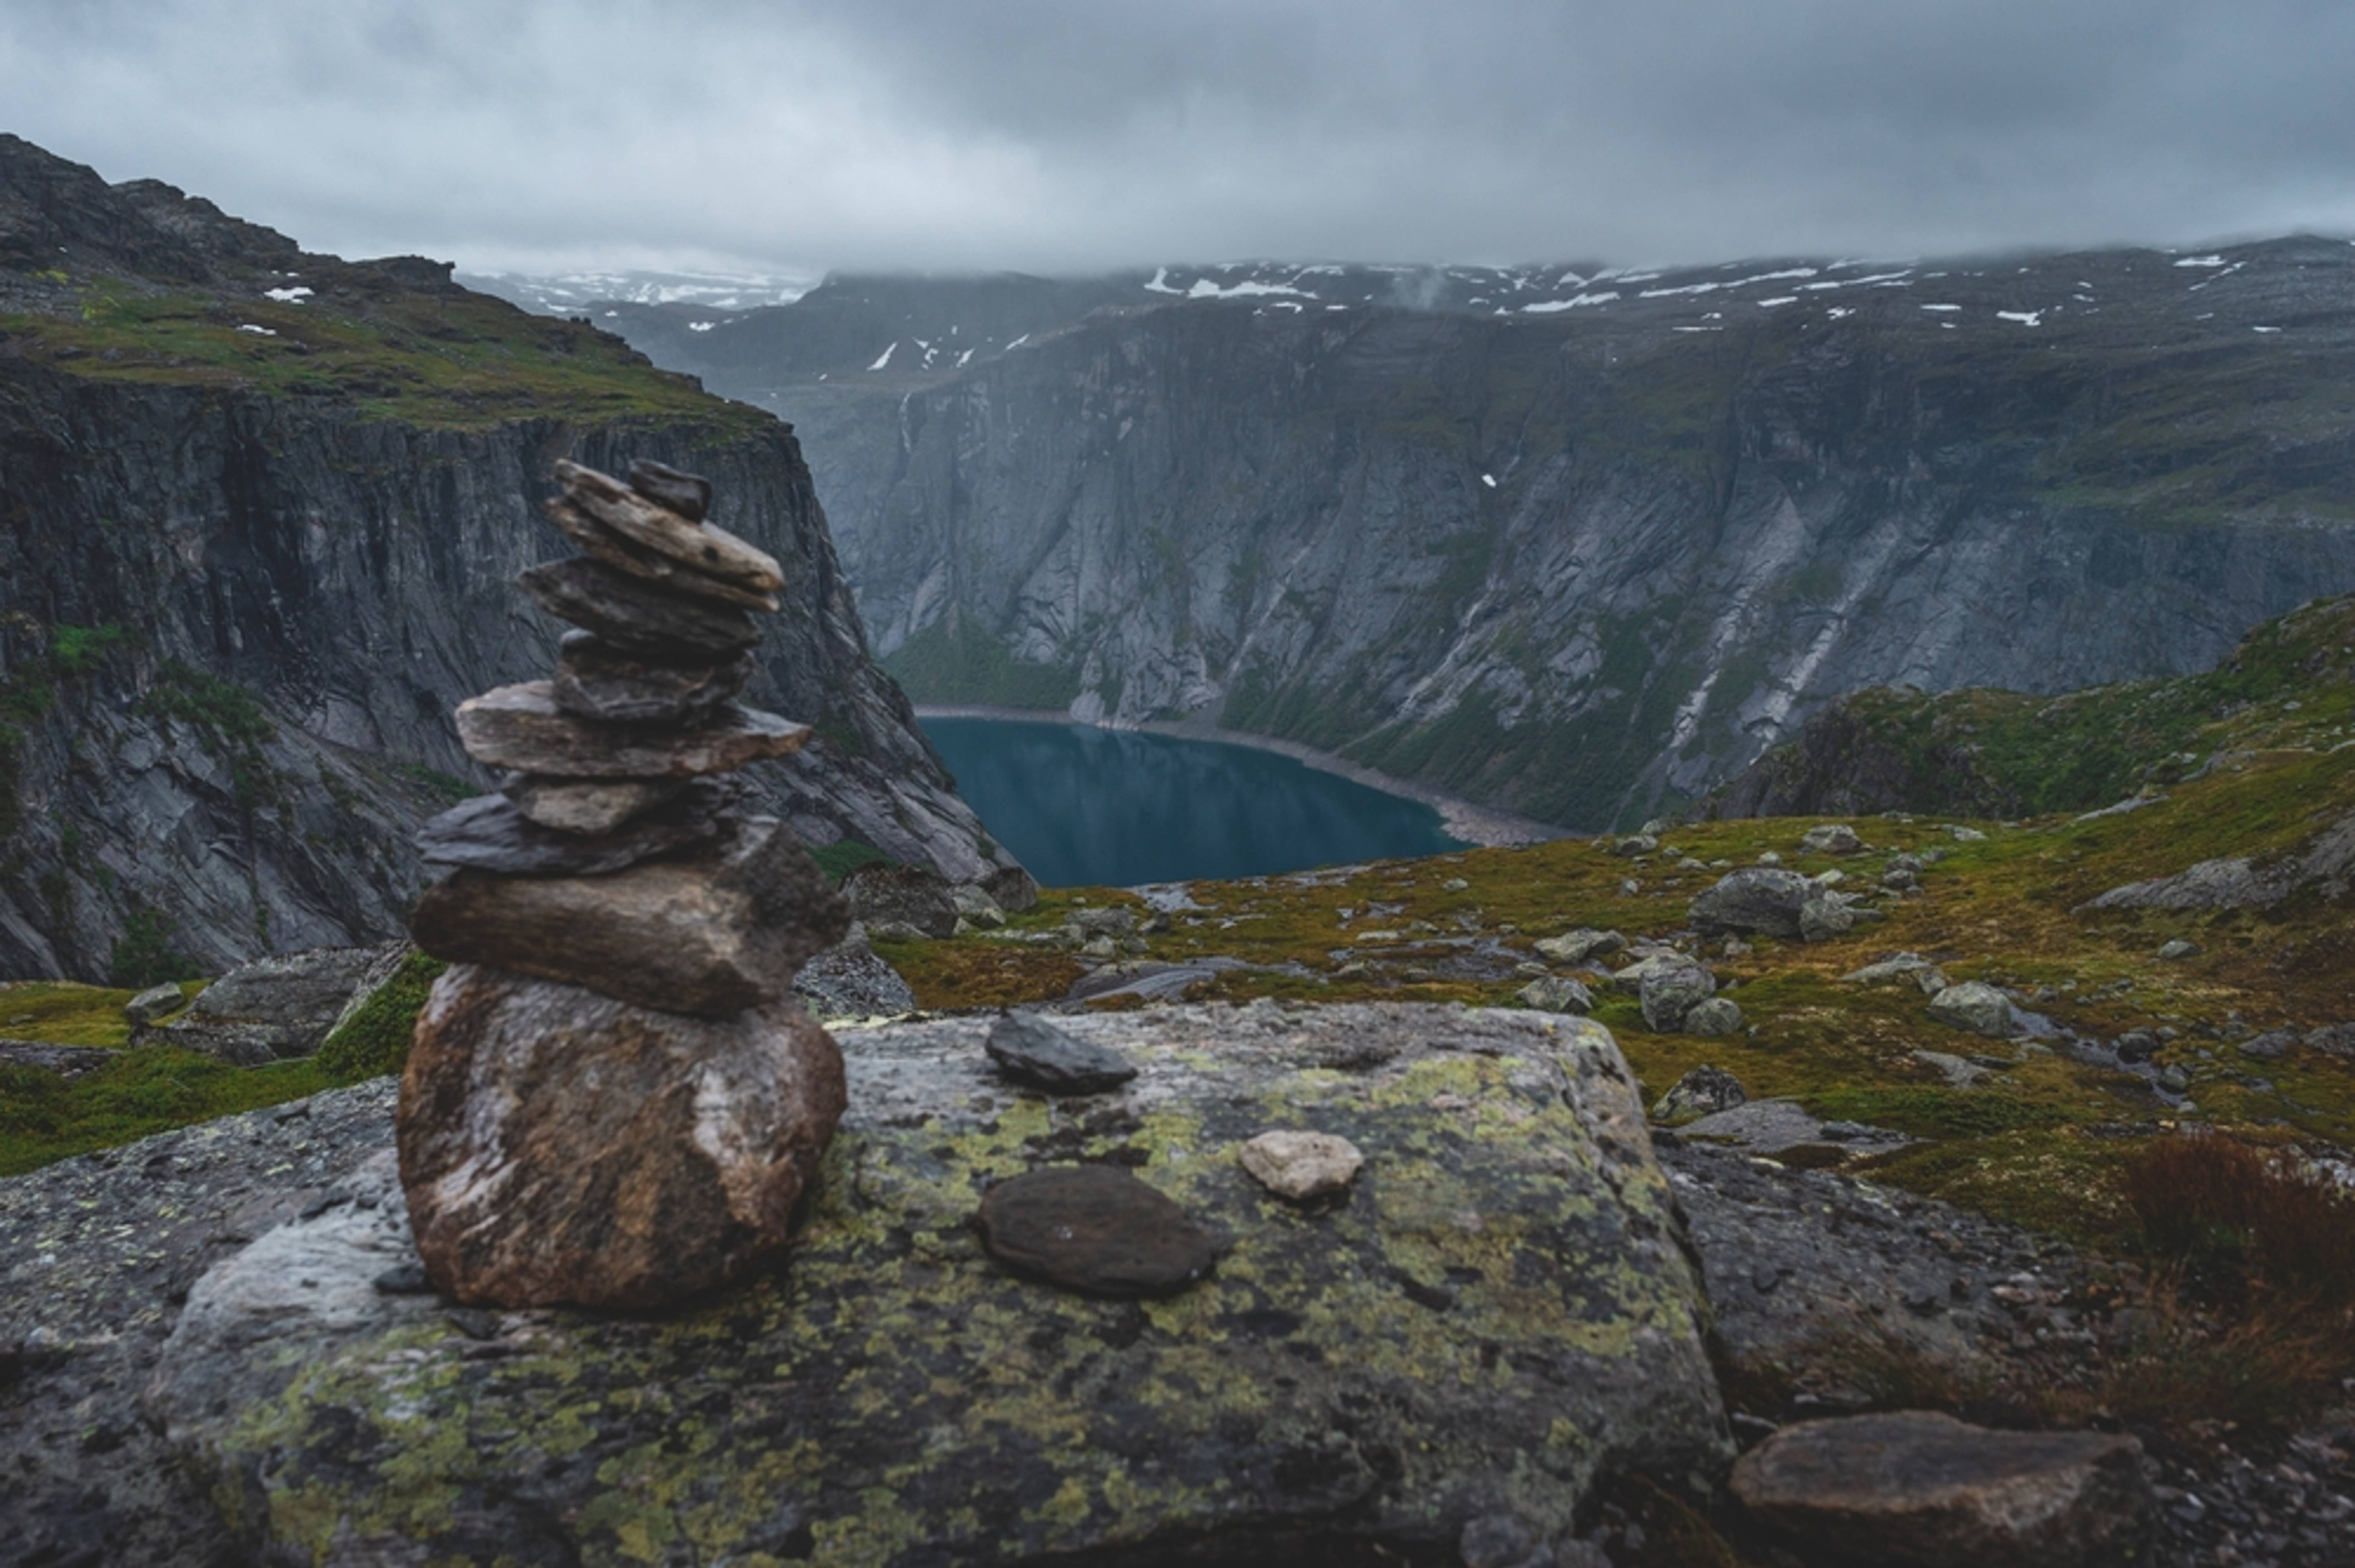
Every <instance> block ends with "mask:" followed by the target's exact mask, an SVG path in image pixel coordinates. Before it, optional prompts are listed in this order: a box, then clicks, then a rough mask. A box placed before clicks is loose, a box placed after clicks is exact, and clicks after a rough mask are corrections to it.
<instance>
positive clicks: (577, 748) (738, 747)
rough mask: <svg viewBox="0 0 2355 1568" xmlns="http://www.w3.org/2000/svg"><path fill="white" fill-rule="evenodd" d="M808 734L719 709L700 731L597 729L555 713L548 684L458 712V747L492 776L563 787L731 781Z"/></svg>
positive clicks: (500, 692)
mask: <svg viewBox="0 0 2355 1568" xmlns="http://www.w3.org/2000/svg"><path fill="white" fill-rule="evenodd" d="M809 737H810V727H809V726H807V725H805V724H794V723H791V722H789V721H787V720H785V719H782V718H779V717H778V716H777V715H774V714H768V713H762V712H760V711H759V710H757V709H752V708H740V707H737V706H735V705H733V704H730V705H728V706H725V707H723V708H721V709H720V710H719V712H718V713H717V714H715V715H713V718H712V722H711V723H710V724H708V725H706V726H702V727H701V728H698V729H680V730H658V729H648V728H643V727H637V726H624V725H605V724H597V723H594V722H592V721H591V720H589V719H584V718H577V717H575V716H574V715H570V714H568V713H565V712H563V711H562V710H560V709H559V708H558V706H557V705H556V697H555V694H554V692H553V691H552V690H551V689H550V687H549V683H548V682H546V681H527V682H525V683H522V684H521V685H516V686H500V687H497V688H496V689H494V690H492V691H488V692H485V693H484V694H482V695H481V696H479V697H469V698H467V699H466V700H465V701H464V702H463V703H460V704H459V705H458V740H459V743H460V744H461V745H463V746H464V747H465V748H466V755H467V756H469V757H472V758H474V760H475V761H477V762H481V763H485V764H487V765H489V766H490V767H493V768H513V769H514V770H515V771H516V772H517V773H542V774H552V775H554V776H556V777H558V778H562V779H684V778H691V777H693V776H694V775H696V774H698V773H732V772H734V771H735V770H736V769H737V768H742V767H745V766H747V765H748V764H751V763H754V762H758V761H759V760H761V759H762V758H764V757H784V756H788V755H790V754H792V753H794V752H796V751H799V750H800V749H801V748H802V747H803V746H805V744H807V743H808V740H809Z"/></svg>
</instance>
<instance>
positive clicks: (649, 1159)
mask: <svg viewBox="0 0 2355 1568" xmlns="http://www.w3.org/2000/svg"><path fill="white" fill-rule="evenodd" d="M845 1098H846V1097H845V1094H844V1086H843V1070H842V1054H841V1053H840V1052H839V1051H837V1049H836V1047H835V1044H834V1042H833V1041H832V1040H831V1039H829V1038H828V1037H827V1036H826V1031H824V1030H823V1029H820V1028H819V1027H818V1026H817V1025H816V1024H815V1023H813V1022H810V1020H809V1018H808V1016H807V1015H806V1014H805V1013H804V1012H802V1011H801V1010H800V1009H799V1008H798V1007H796V1006H794V1004H793V1003H791V1002H789V1001H781V1002H778V1003H776V1004H774V1005H772V1006H768V1007H763V1008H760V1009H756V1010H753V1011H750V1012H738V1013H736V1014H734V1015H732V1016H730V1017H729V1018H725V1019H701V1018H684V1017H681V1016H679V1015H678V1014H677V1013H676V1012H658V1011H656V1010H655V1009H652V1008H645V1007H634V1006H631V1005H629V1004H628V1003H626V1002H621V1001H613V1000H612V999H610V998H608V997H603V996H600V995H598V994H596V993H595V992H592V991H584V990H582V989H581V988H580V987H578V986H570V985H557V984H551V983H549V982H548V981H545V980H525V979H522V978H520V977H517V976H515V975H509V974H502V973H500V972H499V971H497V970H496V969H484V968H479V967H476V966H474V965H461V966H459V967H457V968H455V969H451V970H450V971H449V972H447V973H446V974H444V975H443V976H442V978H441V979H440V980H437V981H435V982H434V986H433V991H432V995H431V996H430V997H429V998H428V999H427V1001H426V1004H425V1010H424V1012H422V1013H421V1014H420V1015H419V1017H418V1021H417V1036H416V1044H414V1045H413V1046H412V1047H411V1049H410V1057H409V1067H408V1071H407V1074H406V1075H405V1076H404V1077H403V1079H402V1081H401V1086H400V1115H399V1120H398V1137H399V1141H400V1177H401V1185H402V1187H403V1188H404V1189H405V1190H406V1192H407V1194H408V1199H409V1214H410V1224H412V1226H413V1227H414V1228H415V1231H416V1235H417V1250H418V1253H419V1255H421V1257H422V1258H423V1259H424V1263H425V1270H426V1274H427V1276H428V1277H430V1278H431V1279H432V1282H433V1284H434V1285H435V1287H438V1288H440V1289H442V1290H443V1291H445V1292H447V1293H449V1294H450V1295H452V1296H454V1297H456V1298H458V1299H459V1300H461V1301H467V1302H475V1303H482V1304H487V1305H493V1306H499V1307H539V1306H551V1305H555V1304H557V1303H559V1302H569V1303H572V1304H575V1305H579V1306H583V1307H605V1308H645V1307H655V1306H662V1305H665V1304H667V1303H670V1302H674V1301H677V1300H680V1299H682V1298H687V1297H689V1296H693V1295H696V1294H698V1293H699V1292H701V1291H705V1290H708V1289H710V1288H712V1287H716V1286H719V1285H722V1284H725V1283H727V1282H728V1281H729V1280H730V1279H733V1278H736V1277H739V1276H741V1274H742V1273H743V1272H744V1271H745V1270H746V1269H747V1268H748V1267H750V1266H752V1265H753V1264H755V1263H757V1262H759V1261H760V1260H761V1259H762V1258H763V1257H765V1256H767V1255H770V1254H773V1253H774V1252H775V1251H776V1250H777V1249H779V1248H780V1247H782V1246H783V1245H784V1243H785V1240H786V1238H787V1235H788V1234H789V1232H790V1227H791V1224H792V1219H793V1213H794V1204H795V1203H796V1202H799V1201H800V1199H801V1196H802V1194H803V1192H805V1191H806V1190H807V1189H808V1188H809V1186H810V1185H811V1183H812V1182H813V1181H815V1180H816V1176H817V1162H818V1158H819V1156H820V1155H821V1154H822V1153H823V1152H824V1151H825V1149H826V1140H827V1139H829V1138H830V1137H832V1136H833V1133H834V1127H835V1123H836V1122H837V1120H838V1119H840V1118H841V1116H842V1111H843V1107H844V1104H845Z"/></svg>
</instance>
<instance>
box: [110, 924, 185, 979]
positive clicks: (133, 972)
mask: <svg viewBox="0 0 2355 1568" xmlns="http://www.w3.org/2000/svg"><path fill="white" fill-rule="evenodd" d="M176 928H177V926H176V922H174V921H173V920H171V919H170V918H169V917H167V916H163V915H159V914H157V913H156V912H155V910H153V909H133V911H132V912H131V913H130V915H129V916H126V917H125V918H124V920H123V935H122V936H121V937H120V938H116V940H115V943H114V950H113V953H112V957H111V958H110V959H109V961H108V964H107V969H108V972H109V974H110V975H111V976H112V979H113V980H114V983H115V984H116V985H118V986H120V987H122V988H123V990H125V991H145V990H146V989H147V988H148V987H149V986H155V985H162V984H163V983H164V982H165V980H201V979H203V978H204V971H203V970H202V969H198V968H197V966H196V963H195V961H194V960H193V959H189V958H188V957H187V956H186V954H184V953H182V952H180V951H178V950H177V949H176V948H174V947H173V946H172V933H173V931H174V930H176Z"/></svg>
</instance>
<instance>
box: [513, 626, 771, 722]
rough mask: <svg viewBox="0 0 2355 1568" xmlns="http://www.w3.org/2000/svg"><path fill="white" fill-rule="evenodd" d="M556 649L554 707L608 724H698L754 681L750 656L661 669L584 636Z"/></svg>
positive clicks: (574, 635) (569, 636)
mask: <svg viewBox="0 0 2355 1568" xmlns="http://www.w3.org/2000/svg"><path fill="white" fill-rule="evenodd" d="M558 647H559V649H561V650H562V652H561V654H560V656H559V658H558V660H557V662H556V675H555V679H554V680H553V681H552V682H551V683H550V689H551V691H552V693H553V694H554V696H555V698H556V705H557V706H558V707H559V708H562V709H563V710H564V711H565V712H567V713H571V714H579V715H581V717H582V718H589V719H599V720H602V721H603V722H605V723H607V724H667V725H697V724H702V723H704V722H705V721H706V720H708V719H709V718H710V716H711V715H713V714H715V713H717V712H718V711H719V708H720V706H721V705H722V704H724V703H726V702H727V701H728V700H729V699H730V698H731V697H733V696H734V695H735V694H737V693H739V692H741V691H742V690H743V689H744V683H745V682H747V681H749V680H751V678H752V656H751V654H749V653H739V654H738V655H737V656H736V657H735V658H733V659H728V660H723V661H721V662H718V663H694V664H666V663H659V662H654V661H651V660H647V659H642V658H640V657H638V656H637V655H636V654H634V653H628V652H623V651H622V650H621V649H619V648H616V647H614V646H613V644H612V643H610V642H606V641H602V640H601V639H599V638H598V637H597V636H595V635H594V634H593V633H591V632H587V631H568V632H566V633H565V634H564V637H563V640H562V641H560V642H559V644H558Z"/></svg>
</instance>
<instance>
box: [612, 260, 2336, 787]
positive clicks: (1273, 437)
mask: <svg viewBox="0 0 2355 1568" xmlns="http://www.w3.org/2000/svg"><path fill="white" fill-rule="evenodd" d="M595 309H596V312H597V315H596V319H598V320H599V321H601V322H602V323H605V324H609V325H611V326H613V327H614V328H615V329H616V330H619V331H621V332H623V334H625V335H628V336H629V337H630V338H631V339H632V341H633V342H634V343H636V344H639V345H640V346H642V347H644V348H645V349H646V350H647V352H649V353H650V354H652V355H654V356H655V359H656V360H657V361H658V362H659V363H663V364H666V365H668V366H673V367H674V368H679V369H686V370H692V371H695V372H697V373H698V374H701V375H704V376H707V377H709V379H710V380H711V381H712V383H713V384H714V385H715V386H718V387H721V388H722V389H724V390H727V391H729V392H730V393H732V394H734V395H737V396H740V397H746V398H748V399H751V400H755V401H758V402H761V403H762V405H763V406H765V407H769V408H774V409H777V410H779V411H781V412H783V413H784V414H786V415H787V416H788V417H790V418H794V420H796V421H797V423H798V425H799V427H800V429H802V432H803V434H804V436H805V439H806V440H808V441H809V442H810V444H811V450H813V451H814V452H815V453H817V454H818V468H819V471H820V474H821V480H822V484H823V486H824V488H823V490H822V493H823V495H824V496H825V499H826V504H827V509H828V512H829V514H830V516H831V517H832V519H833V521H834V524H835V528H836V531H837V540H838V542H839V544H840V546H841V548H842V550H843V556H844V562H845V566H846V568H847V571H848V573H849V576H850V577H851V580H852V582H853V583H854V585H855V586H856V588H857V591H858V596H859V602H860V607H861V610H862V613H863V614H864V615H865V616H866V618H867V620H868V624H869V626H870V627H871V628H873V630H874V636H875V640H876V647H877V649H878V651H879V652H881V653H882V654H883V655H884V656H885V660H886V664H887V667H888V668H890V669H891V670H893V671H894V672H895V673H897V674H899V676H900V678H901V679H902V680H903V681H904V682H905V683H907V684H908V687H909V689H910V690H911V692H912V693H913V694H915V695H916V696H917V697H918V698H919V699H920V700H932V701H966V702H996V703H1005V704H1011V705H1024V706H1032V707H1044V708H1068V709H1069V710H1070V711H1071V713H1073V714H1075V715H1081V716H1083V717H1091V718H1100V719H1105V720H1111V721H1114V722H1121V721H1128V720H1135V719H1143V718H1147V717H1171V716H1182V715H1197V716H1201V717H1206V718H1213V719H1216V720H1218V721H1219V722H1221V723H1223V724H1225V725H1227V726H1231V727H1236V728H1242V729H1251V730H1257V731H1261V732H1263V733H1267V734H1271V735H1276V736H1284V737H1286V738H1289V739H1293V740H1296V741H1301V742H1305V743H1307V744H1310V745H1313V746H1316V747H1324V748H1327V749H1330V750H1336V751H1339V752H1341V753H1342V754H1344V755H1345V756H1348V757H1349V758H1352V759H1354V760H1357V761H1360V762H1363V763H1367V764H1369V765H1371V766H1374V767H1376V768H1381V769H1384V770H1386V771H1389V772H1391V773H1393V774H1397V775H1401V776H1406V777H1412V778H1415V779H1422V780H1424V781H1426V782H1430V783H1433V784H1436V785H1440V786H1442V787H1444V788H1447V789H1454V790H1456V791H1459V792H1461V793H1465V794H1467V795H1470V796H1472V797H1474V798H1475V799H1479V800H1487V801H1491V802H1496V803H1501V804H1506V805H1509V806H1511V807H1512V808H1514V809H1515V810H1521V811H1524V812H1528V813H1529V814H1533V815H1537V816H1540V817H1544V818H1547V819H1549V820H1551V821H1559V822H1562V823H1565V824H1569V825H1572V826H1577V827H1584V828H1600V827H1603V826H1605V825H1607V824H1610V823H1612V822H1614V821H1620V822H1624V821H1629V820H1633V819H1640V818H1642V817H1645V816H1648V815H1651V814H1653V813H1654V812H1655V811H1656V810H1658V809H1659V808H1660V807H1661V805H1662V804H1663V803H1664V802H1670V801H1675V800H1681V799H1686V798H1689V797H1691V796H1694V795H1698V794H1699V793H1700V792H1701V791H1703V790H1704V789H1707V788H1708V787H1710V785H1713V784H1715V783H1718V782H1720V781H1721V780H1723V779H1726V778H1728V777H1730V776H1731V775H1732V774H1733V773H1735V772H1737V771H1738V770H1739V769H1740V768H1742V767H1743V766H1744V765H1746V764H1747V763H1749V762H1750V761H1751V760H1752V759H1753V758H1755V757H1757V756H1758V755H1759V754H1760V752H1761V751H1763V750H1764V749H1765V748H1766V747H1769V746H1772V745H1774V744H1775V743H1777V742H1779V741H1782V740H1784V739H1786V738H1788V737H1789V736H1791V735H1792V734H1793V733H1794V732H1795V731H1796V728H1797V726H1799V724H1800V723H1801V722H1802V721H1804V719H1805V718H1806V716H1807V715H1808V714H1809V713H1810V712H1812V711H1813V710H1814V709H1816V708H1817V707H1818V706H1819V705H1821V704H1823V703H1824V702H1825V701H1827V700H1828V699H1829V698H1831V697H1834V696H1837V695H1838V694H1842V693H1845V692H1848V691H1852V690H1855V689H1857V688H1859V687H1864V686H1870V685H1882V684H1894V683H1910V684H1912V685H1915V686H1918V687H1921V688H1923V689H1925V690H1932V691H1937V690H1945V689H1950V688H1954V687H1957V686H1965V685H1973V684H1987V685H2003V686H2009V687H2013V688H2016V689H2019V690H2023V691H2030V692H2054V691H2062V690H2067V689H2071V688H2074V687H2079V686H2084V685H2090V684H2094V683H2100V682H2104V681H2115V680H2119V679H2125V678H2130V677H2136V676H2146V675H2158V674H2167V673H2182V672H2187V671H2190V670H2194V669H2198V668H2200V667H2202V666H2204V665H2206V664H2208V663H2210V662H2213V661H2214V660H2216V659H2217V658H2218V657H2220V656H2222V654H2223V653H2224V652H2227V651H2228V650H2229V649H2230V647H2231V646H2232V641H2233V640H2234V639H2235V638H2237V637H2238V636H2240V635H2241V634H2242V633H2243V631H2245V630H2247V629H2248V628H2249V627H2250V626H2251V625H2253V624H2254V623H2255V622H2256V621H2258V620H2262V619H2264V617H2265V616H2267V615H2272V614H2278V613H2280V612H2281V611H2283V610H2285V609H2288V608H2290V607H2291V606H2292V605H2295V604H2296V603H2297V602H2299V601H2301V600H2302V599H2306V598H2307V597H2309V596H2311V595H2312V594H2315V593H2317V592H2329V591H2343V590H2344V589H2346V588H2349V587H2350V586H2355V527H2350V524H2351V523H2355V438H2350V428H2355V427H2350V418H2349V414H2350V407H2351V405H2350V393H2349V391H2348V388H2347V384H2346V380H2345V376H2344V375H2343V371H2342V369H2341V367H2342V366H2343V365H2344V363H2345V356H2346V354H2347V352H2348V349H2349V346H2350V340H2355V249H2350V247H2349V246H2348V245H2346V244H2345V243H2343V242H2339V241H2327V240H2320V239H2310V238H2296V239H2284V240H2277V241H2271V242H2266V243H2263V244H2253V245H2247V246H2242V247H2235V248H2231V249H2225V250H2221V251H2219V252H2217V253H2215V254H2213V255H2203V256H2179V255H2171V254H2164V253H2159V252H2153V251H2147V250H2135V251H2123V250H2122V251H2108V252H2100V253H2091V254H2083V255H2070V256H2058V257H2041V258H2035V259H2032V260H2030V261H2028V262H2027V263H2025V264H2022V263H2020V262H2018V261H2011V262H2005V263H2002V264H1993V263H1979V264H1969V265H1957V266H1945V267H1941V266H1935V265H1928V266H1905V265H1880V264H1864V263H1854V262H1819V261H1818V262H1805V261H1792V262H1775V263H1759V264H1756V265H1752V266H1745V267H1739V268H1720V269H1710V270H1681V271H1674V272H1668V273H1623V274H1612V273H1607V272H1604V273H1596V272H1593V271H1590V270H1584V269H1567V270H1551V269H1549V270H1530V269H1519V270H1480V269H1450V270H1426V271H1423V272H1412V271H1402V270H1376V269H1366V268H1310V269H1300V268H1287V269H1269V268H1264V267H1260V268H1228V269H1209V270H1186V269H1161V270H1156V272H1155V273H1153V274H1152V275H1151V276H1149V277H1148V276H1146V275H1145V274H1143V273H1138V274H1135V275H1129V276H1123V277H1115V278H1109V279H1103V280H1097V281H1093V282H1092V283H1088V284H1078V283H1062V284H1051V283H1049V282H1046V281H1040V280H1022V279H999V280H981V281H974V280H965V281H954V282H934V283H925V282H922V281H906V280H900V281H885V280H870V279H837V280H832V281H829V282H828V283H827V284H826V285H825V286H823V287H821V288H819V289H816V290H814V291H811V292H810V293H809V294H807V295H805V296H804V297H803V298H802V299H800V300H797V301H795V302H793V303H791V304H789V305H784V306H780V307H771V308H767V309H760V310H752V311H744V312H736V313H726V312H717V311H713V310H710V309H709V308H707V307H702V306H691V305H673V306H645V305H628V306H625V305H618V304H614V305H602V306H599V307H595Z"/></svg>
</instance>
